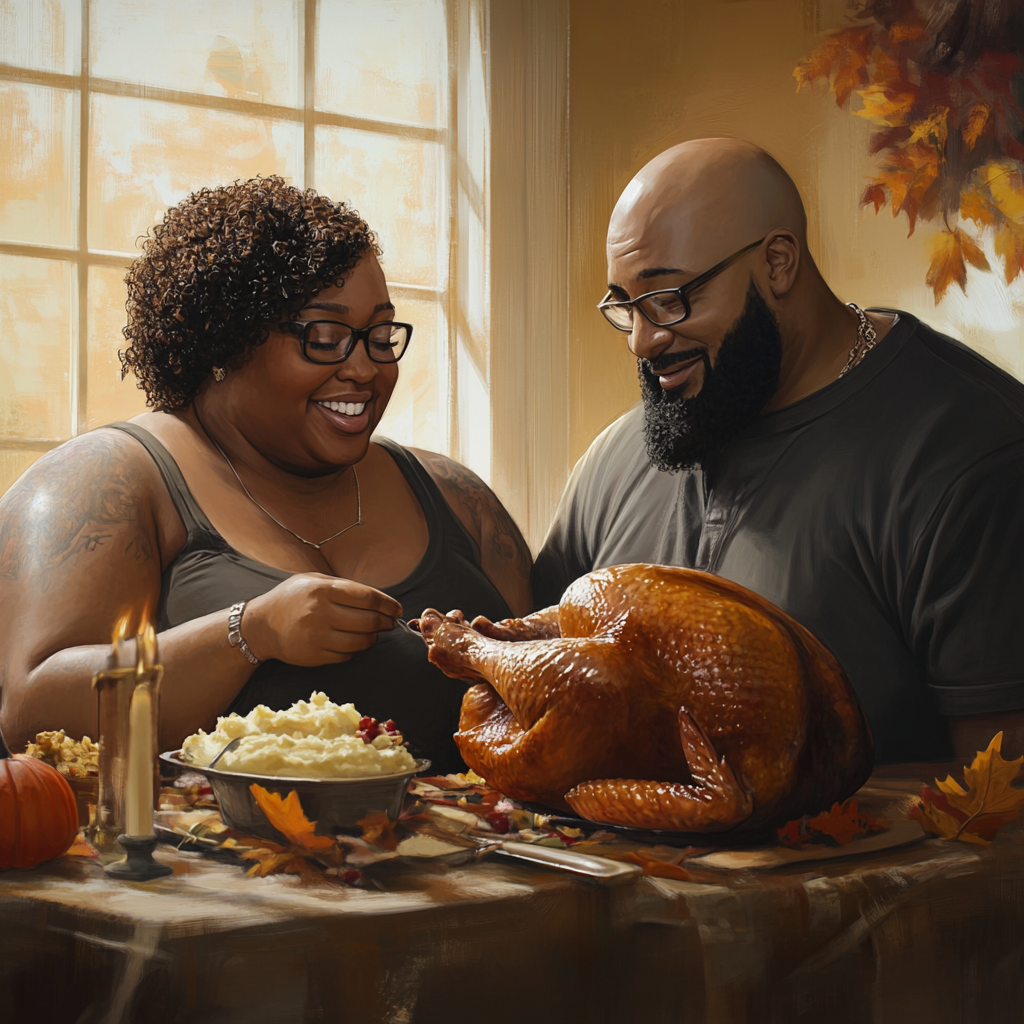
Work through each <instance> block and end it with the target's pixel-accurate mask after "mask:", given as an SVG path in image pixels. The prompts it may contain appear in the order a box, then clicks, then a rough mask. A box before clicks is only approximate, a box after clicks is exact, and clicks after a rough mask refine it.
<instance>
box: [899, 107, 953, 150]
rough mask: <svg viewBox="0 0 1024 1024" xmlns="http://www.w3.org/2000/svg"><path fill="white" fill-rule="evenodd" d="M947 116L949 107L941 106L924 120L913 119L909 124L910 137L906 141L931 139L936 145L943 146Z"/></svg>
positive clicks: (946, 130) (926, 140)
mask: <svg viewBox="0 0 1024 1024" xmlns="http://www.w3.org/2000/svg"><path fill="white" fill-rule="evenodd" d="M948 118H949V107H943V108H942V109H941V110H936V111H934V112H933V113H931V114H930V115H929V116H928V117H926V118H925V119H924V120H922V121H915V122H914V123H913V124H912V125H911V126H910V138H909V139H908V140H907V142H908V143H911V142H921V141H924V142H928V141H933V142H934V143H935V144H936V145H937V146H944V145H945V144H946V134H947V132H948V124H947V121H948Z"/></svg>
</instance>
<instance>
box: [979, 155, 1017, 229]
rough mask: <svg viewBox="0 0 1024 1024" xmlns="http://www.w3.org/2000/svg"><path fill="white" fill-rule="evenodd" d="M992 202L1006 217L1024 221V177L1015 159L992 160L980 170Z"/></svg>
mask: <svg viewBox="0 0 1024 1024" xmlns="http://www.w3.org/2000/svg"><path fill="white" fill-rule="evenodd" d="M980 177H981V180H982V181H984V182H985V184H986V185H987V186H988V191H989V195H991V196H992V202H993V203H994V204H995V205H996V207H997V208H998V209H999V212H1000V213H1002V215H1003V216H1004V217H1007V218H1008V219H1010V220H1015V221H1021V222H1024V177H1022V175H1021V167H1020V165H1019V164H1018V163H1016V162H1015V161H1008V160H999V161H997V160H990V161H989V162H988V163H987V164H985V166H984V167H982V168H981V171H980Z"/></svg>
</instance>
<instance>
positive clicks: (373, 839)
mask: <svg viewBox="0 0 1024 1024" xmlns="http://www.w3.org/2000/svg"><path fill="white" fill-rule="evenodd" d="M356 824H357V825H359V827H360V828H361V829H362V830H363V835H362V838H363V840H364V841H365V842H367V843H369V844H370V845H371V846H376V847H377V848H378V849H380V850H393V849H395V847H397V846H398V838H397V837H396V836H395V823H394V822H393V821H392V820H391V819H390V818H389V817H388V816H387V815H386V814H385V813H384V812H383V811H378V812H376V813H374V814H368V815H367V816H366V817H365V818H363V819H362V820H361V821H358V822H356Z"/></svg>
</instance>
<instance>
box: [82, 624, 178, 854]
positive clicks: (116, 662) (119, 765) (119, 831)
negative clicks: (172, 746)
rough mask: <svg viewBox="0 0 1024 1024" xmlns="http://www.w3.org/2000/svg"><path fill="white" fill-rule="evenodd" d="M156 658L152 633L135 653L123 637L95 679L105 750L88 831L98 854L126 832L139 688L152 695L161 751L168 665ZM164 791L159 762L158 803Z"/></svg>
mask: <svg viewBox="0 0 1024 1024" xmlns="http://www.w3.org/2000/svg"><path fill="white" fill-rule="evenodd" d="M156 658H157V650H156V642H155V636H154V634H153V633H152V630H151V629H147V630H145V631H144V632H143V633H140V634H139V636H138V637H136V638H135V649H134V651H133V650H132V647H131V644H130V643H129V642H126V641H125V640H124V639H123V637H115V640H114V643H113V646H112V648H111V652H110V657H109V658H108V660H107V667H106V669H105V670H104V671H102V672H98V673H96V675H95V676H93V680H92V685H93V689H94V690H95V692H96V701H97V714H98V736H99V745H100V757H99V786H98V793H97V797H96V810H95V813H94V815H93V818H92V820H91V821H90V823H89V827H88V829H87V832H86V834H87V836H88V838H89V841H90V842H91V843H92V844H93V845H94V846H95V847H97V848H98V849H101V850H104V849H105V850H111V849H113V848H114V847H115V845H116V844H117V843H118V842H119V841H120V836H121V835H123V834H125V832H126V831H127V830H126V827H125V826H126V825H127V821H126V808H125V801H126V794H127V789H128V748H129V732H130V728H129V721H130V716H131V705H132V699H133V698H134V696H135V693H136V690H137V689H138V688H139V687H146V688H147V689H148V691H149V693H150V695H151V716H150V717H151V723H152V747H151V749H152V750H153V751H154V752H155V751H156V749H157V723H158V718H159V687H160V681H161V679H162V677H163V666H162V665H158V664H155V661H156ZM159 789H160V778H159V771H158V767H157V762H156V758H155V757H154V759H153V803H154V804H155V803H156V797H157V794H158V793H159Z"/></svg>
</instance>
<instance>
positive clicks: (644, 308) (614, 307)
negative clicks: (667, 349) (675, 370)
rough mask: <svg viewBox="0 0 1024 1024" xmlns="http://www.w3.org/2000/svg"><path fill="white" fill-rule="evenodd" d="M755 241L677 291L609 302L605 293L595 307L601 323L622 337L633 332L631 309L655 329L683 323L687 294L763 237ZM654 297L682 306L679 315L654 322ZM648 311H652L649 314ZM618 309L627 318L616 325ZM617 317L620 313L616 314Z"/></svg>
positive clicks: (657, 292) (688, 307)
mask: <svg viewBox="0 0 1024 1024" xmlns="http://www.w3.org/2000/svg"><path fill="white" fill-rule="evenodd" d="M767 237H768V236H767V235H765V236H764V238H759V239H758V240H757V241H756V242H751V243H750V245H745V246H744V247H743V248H742V249H740V250H738V251H737V252H734V253H733V254H732V255H731V256H727V257H726V258H725V259H724V260H722V262H721V263H716V264H715V265H714V266H713V267H712V268H711V269H710V270H705V271H704V273H703V274H701V275H699V276H698V277H695V278H694V279H693V280H692V281H687V282H686V284H684V285H681V286H680V287H678V288H659V289H658V290H657V291H653V292H645V293H644V294H643V295H638V296H637V297H636V298H635V299H624V300H618V299H610V298H609V297H608V296H610V295H611V292H608V295H606V296H605V297H604V298H603V299H602V300H601V301H600V302H599V303H598V304H597V308H598V309H599V310H601V312H602V314H604V318H605V320H607V321H608V323H610V324H611V325H612V327H614V328H615V329H616V330H617V331H622V332H623V333H624V334H631V333H632V331H633V326H634V323H633V310H634V309H638V310H640V315H641V316H642V317H643V318H644V319H645V320H646V321H648V323H652V324H654V326H655V327H672V326H673V325H675V324H681V323H682V322H683V321H684V320H686V319H688V318H689V316H690V292H692V291H693V290H694V289H695V288H699V287H700V286H701V285H702V284H707V283H708V281H710V280H711V278H713V277H715V276H716V275H718V274H720V273H721V272H722V271H723V270H725V269H727V268H728V267H731V266H732V265H733V264H734V263H735V262H736V261H737V260H738V259H739V258H740V257H741V256H744V255H746V254H747V253H748V252H750V250H751V249H756V248H757V247H758V246H759V245H760V244H761V243H762V242H763V241H764V239H765V238H767ZM656 296H661V297H662V299H663V300H664V299H668V298H671V300H673V301H674V302H678V303H679V304H681V306H682V315H681V316H675V315H674V313H673V314H669V315H670V316H671V317H673V318H672V319H667V320H655V318H654V313H653V310H657V309H658V307H659V305H662V304H661V303H658V302H657V301H656V299H655V297H656ZM648 309H651V310H652V312H649V311H648ZM618 310H622V311H623V313H624V314H625V316H627V317H628V318H629V322H628V323H627V322H626V321H625V320H622V321H621V322H616V321H615V320H614V319H613V317H615V316H616V313H617V311H618ZM620 315H621V314H620Z"/></svg>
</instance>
